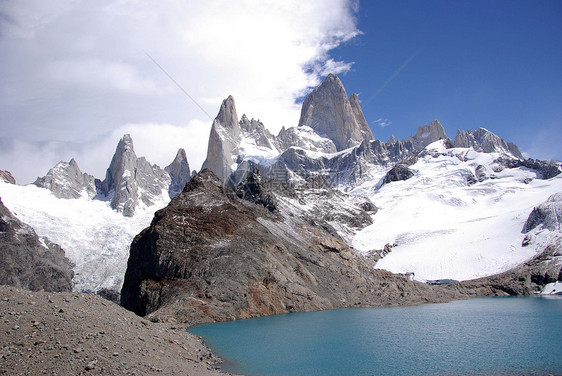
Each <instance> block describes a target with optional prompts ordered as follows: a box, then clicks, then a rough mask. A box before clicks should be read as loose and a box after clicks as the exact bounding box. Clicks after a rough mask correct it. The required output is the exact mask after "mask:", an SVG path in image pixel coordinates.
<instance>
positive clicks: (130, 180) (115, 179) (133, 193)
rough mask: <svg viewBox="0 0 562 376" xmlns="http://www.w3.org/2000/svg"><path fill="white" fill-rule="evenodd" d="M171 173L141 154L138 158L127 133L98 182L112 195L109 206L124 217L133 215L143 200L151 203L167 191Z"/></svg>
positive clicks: (148, 203)
mask: <svg viewBox="0 0 562 376" xmlns="http://www.w3.org/2000/svg"><path fill="white" fill-rule="evenodd" d="M169 186H170V176H169V175H168V173H166V171H164V170H162V169H161V168H160V167H158V166H157V165H151V164H150V163H148V161H147V160H146V159H145V158H144V157H140V158H137V155H136V154H135V150H134V147H133V139H132V138H131V136H130V135H128V134H126V135H124V136H123V138H122V139H121V140H120V141H119V144H118V145H117V149H116V150H115V154H114V155H113V158H112V159H111V163H110V165H109V168H108V169H107V172H106V174H105V180H104V181H103V182H102V183H101V193H102V194H103V195H105V196H107V197H111V207H112V208H113V209H115V210H117V211H118V212H122V213H123V215H124V216H127V217H132V216H133V215H134V213H135V210H136V208H137V207H138V206H139V204H140V203H141V202H142V203H143V204H144V205H146V206H150V205H153V204H154V199H155V198H156V197H157V196H161V195H162V191H163V190H164V191H167V190H168V188H169Z"/></svg>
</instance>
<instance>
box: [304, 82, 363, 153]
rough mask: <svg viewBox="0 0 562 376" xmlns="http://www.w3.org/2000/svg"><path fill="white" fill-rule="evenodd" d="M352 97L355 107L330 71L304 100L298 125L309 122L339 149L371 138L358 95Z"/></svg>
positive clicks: (310, 125)
mask: <svg viewBox="0 0 562 376" xmlns="http://www.w3.org/2000/svg"><path fill="white" fill-rule="evenodd" d="M351 100H352V101H353V102H354V105H353V106H352V104H351V102H350V99H349V98H348V97H347V93H346V92H345V88H344V87H343V84H342V82H341V81H340V79H339V78H338V77H337V76H336V75H333V74H329V75H328V76H327V77H326V79H324V81H323V82H322V84H321V85H320V86H318V87H317V88H316V89H314V90H313V91H312V92H311V93H310V94H309V95H308V96H307V97H306V99H305V100H304V102H303V105H302V109H301V116H300V120H299V126H303V125H307V126H309V127H311V128H312V129H314V130H315V131H316V133H318V134H319V135H321V136H325V137H328V138H329V139H331V140H332V141H333V142H334V144H335V145H336V147H337V150H343V149H347V148H349V147H352V146H356V145H358V144H360V143H361V142H362V141H363V140H365V139H367V140H372V139H373V135H372V132H370V129H369V130H368V125H367V122H366V121H365V117H364V116H363V112H362V111H361V107H360V106H359V100H358V98H357V96H355V97H353V96H352V98H351ZM358 118H359V120H358Z"/></svg>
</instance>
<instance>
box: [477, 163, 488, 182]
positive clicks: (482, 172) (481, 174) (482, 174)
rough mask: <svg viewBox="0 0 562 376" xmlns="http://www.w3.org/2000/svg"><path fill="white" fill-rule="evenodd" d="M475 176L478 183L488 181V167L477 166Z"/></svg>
mask: <svg viewBox="0 0 562 376" xmlns="http://www.w3.org/2000/svg"><path fill="white" fill-rule="evenodd" d="M474 175H475V176H476V179H477V180H478V182H480V183H481V182H483V181H484V180H488V179H489V178H490V177H489V176H488V172H487V171H486V167H484V166H482V165H478V166H476V170H475V171H474Z"/></svg>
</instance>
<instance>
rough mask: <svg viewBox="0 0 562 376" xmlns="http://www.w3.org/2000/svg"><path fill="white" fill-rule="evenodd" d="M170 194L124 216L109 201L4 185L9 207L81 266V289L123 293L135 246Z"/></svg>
mask: <svg viewBox="0 0 562 376" xmlns="http://www.w3.org/2000/svg"><path fill="white" fill-rule="evenodd" d="M165 196H167V195H162V196H160V197H158V198H157V200H158V201H157V202H156V204H155V205H153V206H150V207H146V206H144V205H143V204H142V203H141V204H140V205H139V208H138V209H137V210H136V211H135V216H134V217H124V216H123V215H122V214H121V213H118V212H116V211H114V210H112V209H111V207H110V206H109V201H99V200H90V199H87V198H79V199H59V198H56V197H55V196H54V195H53V194H52V193H51V192H50V191H49V190H47V189H44V188H38V187H36V186H35V185H27V186H17V185H13V184H8V183H4V182H0V197H1V198H2V202H3V203H4V205H6V207H7V208H8V209H10V211H11V212H12V213H13V214H15V215H16V216H17V217H18V218H19V219H20V220H21V221H23V222H25V223H27V224H29V225H31V227H33V228H34V229H35V231H36V232H37V234H38V235H39V236H46V237H47V238H48V239H49V240H51V241H52V242H54V243H57V244H59V245H60V246H61V247H62V248H63V249H64V250H65V252H66V256H67V257H68V258H69V260H70V261H71V262H73V263H74V264H75V267H74V271H75V277H74V283H75V287H74V290H75V291H82V290H91V291H97V290H99V289H101V288H114V289H119V290H120V289H121V284H122V282H123V277H124V275H125V269H126V267H127V259H128V257H129V246H130V244H131V242H132V240H133V238H134V237H135V235H137V234H138V233H139V232H141V231H142V230H143V229H144V228H145V227H147V226H148V225H150V222H151V220H152V218H153V216H154V212H155V211H156V210H157V209H160V208H162V207H164V206H165V205H166V204H167V203H168V201H169V199H168V200H167V199H166V197H165Z"/></svg>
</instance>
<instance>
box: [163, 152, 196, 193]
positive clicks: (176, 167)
mask: <svg viewBox="0 0 562 376" xmlns="http://www.w3.org/2000/svg"><path fill="white" fill-rule="evenodd" d="M164 170H165V171H166V172H167V173H168V174H169V175H170V180H171V182H170V187H169V188H168V193H169V195H170V198H174V197H175V196H177V195H178V194H179V193H180V192H181V191H182V190H183V187H185V184H186V183H187V182H188V181H189V179H191V171H190V170H189V163H188V162H187V156H186V154H185V150H183V149H179V150H178V153H177V154H176V157H175V158H174V160H173V161H172V163H170V164H169V165H168V166H166V168H164Z"/></svg>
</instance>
